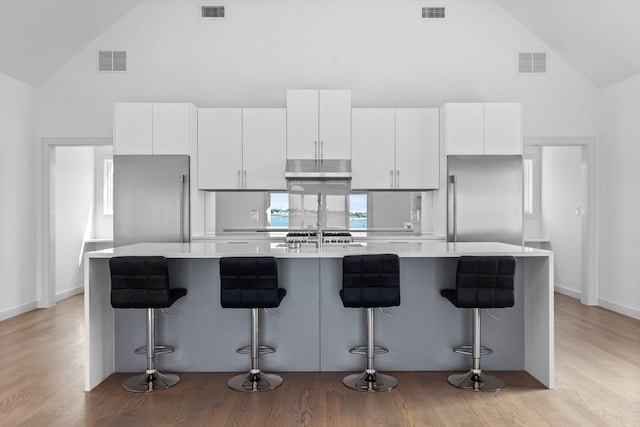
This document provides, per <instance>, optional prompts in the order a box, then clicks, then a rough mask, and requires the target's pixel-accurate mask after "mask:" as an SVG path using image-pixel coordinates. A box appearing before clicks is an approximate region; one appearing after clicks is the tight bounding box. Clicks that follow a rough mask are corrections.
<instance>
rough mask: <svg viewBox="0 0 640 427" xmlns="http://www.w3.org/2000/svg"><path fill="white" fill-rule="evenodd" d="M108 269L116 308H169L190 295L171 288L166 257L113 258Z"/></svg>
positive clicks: (112, 297)
mask: <svg viewBox="0 0 640 427" xmlns="http://www.w3.org/2000/svg"><path fill="white" fill-rule="evenodd" d="M109 268H110V269H111V306H112V307H113V308H167V307H171V306H172V305H173V303H174V302H176V301H177V300H178V299H179V298H181V297H183V296H185V295H186V294H187V290H186V289H185V288H173V289H171V288H170V287H169V270H168V267H167V260H166V258H165V257H161V256H154V257H136V256H130V257H113V258H111V259H110V260H109Z"/></svg>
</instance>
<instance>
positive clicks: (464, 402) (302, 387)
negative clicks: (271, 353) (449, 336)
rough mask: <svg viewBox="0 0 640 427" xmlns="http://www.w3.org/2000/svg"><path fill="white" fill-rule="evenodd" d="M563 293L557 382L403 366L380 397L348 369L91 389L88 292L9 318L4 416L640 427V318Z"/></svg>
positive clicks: (0, 346) (97, 422)
mask: <svg viewBox="0 0 640 427" xmlns="http://www.w3.org/2000/svg"><path fill="white" fill-rule="evenodd" d="M555 301H556V309H555V315H556V317H555V320H556V324H555V332H556V389H554V390H547V389H545V388H544V387H543V386H541V385H540V384H539V383H538V382H537V381H536V380H534V379H533V378H532V377H531V376H529V375H528V374H526V373H524V372H500V373H497V374H498V375H499V376H500V377H502V378H503V379H504V380H505V381H506V383H507V388H505V389H504V390H502V391H500V392H497V393H488V394H484V393H482V394H481V393H470V392H465V391H462V390H458V389H456V388H454V387H452V386H450V385H449V384H448V383H447V375H448V374H449V373H448V372H395V373H393V374H394V375H395V376H396V377H397V378H398V380H399V386H398V388H397V389H395V390H392V391H390V392H387V393H378V394H369V393H360V392H355V391H351V390H349V389H347V388H346V387H344V386H343V385H342V377H343V375H344V374H343V373H288V372H284V373H281V375H282V377H283V378H284V380H285V382H284V384H283V385H282V386H281V387H280V388H278V389H276V390H273V391H269V392H263V393H256V394H246V393H239V392H235V391H233V390H230V389H229V388H228V387H227V386H226V381H227V379H228V378H229V374H228V373H183V374H181V378H182V380H181V382H180V383H179V384H178V385H177V386H176V387H174V388H172V389H169V390H166V391H163V392H159V393H154V394H134V393H128V392H126V391H124V390H122V389H121V388H120V383H121V381H122V380H123V378H125V377H126V376H127V375H126V374H116V375H112V376H111V377H110V378H108V379H107V380H106V381H105V382H104V383H102V384H101V385H100V386H99V387H98V388H97V389H96V390H94V391H92V392H90V393H85V392H84V391H83V386H84V361H83V356H84V348H83V346H84V342H83V339H84V331H83V325H84V324H83V299H82V295H79V296H75V297H72V298H69V299H67V300H65V301H62V302H61V303H59V304H58V305H57V306H56V307H54V308H50V309H46V310H35V311H32V312H29V313H25V314H23V315H21V316H17V317H14V318H12V319H8V320H5V321H3V322H0V366H1V369H2V371H1V374H0V425H1V426H3V427H4V426H64V427H69V426H122V427H124V426H131V425H138V426H277V427H280V426H340V427H343V426H344V427H348V426H598V427H600V426H636V427H637V426H639V425H640V321H638V320H634V319H631V318H628V317H625V316H622V315H619V314H616V313H613V312H610V311H607V310H605V309H602V308H598V307H586V306H583V305H580V303H579V302H578V301H576V300H573V299H571V298H568V297H566V296H563V295H558V294H556V297H555ZM392 351H400V350H399V349H392ZM452 357H455V356H454V355H453V354H452ZM363 362H364V361H363ZM247 363H248V362H247ZM141 364H144V361H143V360H141ZM141 366H142V365H141Z"/></svg>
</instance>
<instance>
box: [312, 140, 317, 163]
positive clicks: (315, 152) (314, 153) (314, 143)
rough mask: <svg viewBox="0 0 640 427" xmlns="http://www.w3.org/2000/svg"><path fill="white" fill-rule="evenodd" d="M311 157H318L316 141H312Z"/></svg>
mask: <svg viewBox="0 0 640 427" xmlns="http://www.w3.org/2000/svg"><path fill="white" fill-rule="evenodd" d="M313 158H314V159H317V158H318V141H313Z"/></svg>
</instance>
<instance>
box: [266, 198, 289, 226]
mask: <svg viewBox="0 0 640 427" xmlns="http://www.w3.org/2000/svg"><path fill="white" fill-rule="evenodd" d="M267 227H282V228H288V227H289V194H288V193H269V208H268V209H267Z"/></svg>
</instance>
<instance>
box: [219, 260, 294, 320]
mask: <svg viewBox="0 0 640 427" xmlns="http://www.w3.org/2000/svg"><path fill="white" fill-rule="evenodd" d="M220 287H221V289H220V305H221V306H222V307H223V308H273V307H279V306H280V302H282V299H283V298H284V297H285V295H286V294H287V290H286V289H284V288H278V272H277V266H276V262H275V259H273V258H272V257H253V258H249V257H247V258H242V257H235V258H221V259H220Z"/></svg>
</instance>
